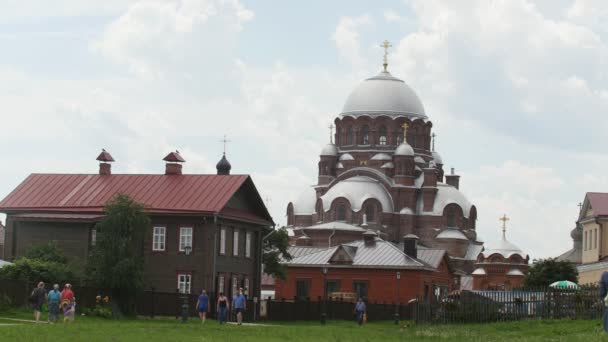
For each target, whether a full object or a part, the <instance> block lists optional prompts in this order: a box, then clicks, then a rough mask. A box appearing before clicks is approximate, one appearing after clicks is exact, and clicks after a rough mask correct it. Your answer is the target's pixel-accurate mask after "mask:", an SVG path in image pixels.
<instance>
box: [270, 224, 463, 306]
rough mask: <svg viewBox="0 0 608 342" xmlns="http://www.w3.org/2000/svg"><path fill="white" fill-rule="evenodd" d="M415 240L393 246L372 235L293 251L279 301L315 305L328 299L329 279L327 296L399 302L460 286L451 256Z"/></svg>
mask: <svg viewBox="0 0 608 342" xmlns="http://www.w3.org/2000/svg"><path fill="white" fill-rule="evenodd" d="M412 240H413V241H412ZM415 240H417V238H416V237H415V236H413V235H412V236H409V237H408V238H406V239H405V241H404V243H403V244H402V245H400V244H394V243H391V242H389V241H385V240H382V239H380V238H378V237H377V236H376V234H375V233H373V232H370V231H368V232H366V233H365V239H364V240H363V241H353V242H350V243H344V244H339V245H336V246H334V247H330V248H326V247H291V248H290V253H291V254H292V256H293V259H292V260H290V261H288V262H285V265H286V266H287V280H281V279H277V280H276V287H275V291H276V295H275V297H276V298H285V299H293V298H300V299H303V298H310V300H312V301H316V300H317V299H318V298H319V297H323V295H324V286H323V284H324V281H325V284H326V287H327V295H328V296H331V294H332V293H353V294H355V295H356V296H358V297H362V298H364V299H365V300H368V301H377V302H394V301H395V300H397V295H398V301H399V302H401V303H407V301H409V300H411V299H413V298H415V297H417V296H421V297H429V296H433V295H434V294H438V293H444V294H445V293H447V291H450V290H452V289H453V288H454V287H455V286H458V284H457V283H456V282H455V280H457V278H455V277H454V276H453V274H452V272H451V270H450V266H449V263H448V258H447V254H446V252H445V251H444V250H438V249H426V248H425V249H418V248H417V246H416V244H415ZM324 269H325V270H327V273H326V274H324V273H323V270H324ZM398 274H399V277H400V279H398V278H397V275H398Z"/></svg>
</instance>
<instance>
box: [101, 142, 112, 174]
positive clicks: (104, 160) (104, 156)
mask: <svg viewBox="0 0 608 342" xmlns="http://www.w3.org/2000/svg"><path fill="white" fill-rule="evenodd" d="M97 160H99V174H100V175H111V174H112V164H110V163H112V162H114V158H112V156H111V155H110V153H109V152H107V151H106V150H105V149H103V148H102V149H101V153H100V154H99V155H98V156H97Z"/></svg>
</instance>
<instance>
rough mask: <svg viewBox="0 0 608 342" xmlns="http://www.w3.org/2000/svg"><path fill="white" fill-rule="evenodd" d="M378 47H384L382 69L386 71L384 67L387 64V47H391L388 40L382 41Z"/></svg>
mask: <svg viewBox="0 0 608 342" xmlns="http://www.w3.org/2000/svg"><path fill="white" fill-rule="evenodd" d="M380 47H382V48H384V64H382V65H384V71H386V67H387V66H388V48H390V47H393V46H392V45H391V43H390V42H389V41H388V40H385V41H383V42H382V45H380Z"/></svg>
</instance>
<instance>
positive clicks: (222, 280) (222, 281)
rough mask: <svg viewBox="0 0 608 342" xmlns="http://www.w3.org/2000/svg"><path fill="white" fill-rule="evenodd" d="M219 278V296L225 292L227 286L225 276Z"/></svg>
mask: <svg viewBox="0 0 608 342" xmlns="http://www.w3.org/2000/svg"><path fill="white" fill-rule="evenodd" d="M217 278H218V281H217V282H218V284H217V287H218V289H217V291H218V294H219V292H224V286H225V285H226V284H225V283H224V279H225V278H224V275H223V274H222V275H219V276H218V277H217Z"/></svg>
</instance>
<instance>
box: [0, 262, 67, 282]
mask: <svg viewBox="0 0 608 342" xmlns="http://www.w3.org/2000/svg"><path fill="white" fill-rule="evenodd" d="M0 278H2V279H13V280H27V281H29V282H31V283H36V282H39V281H43V282H45V283H49V284H53V283H58V284H64V283H67V282H73V280H74V273H73V272H72V270H71V269H70V268H69V267H68V265H66V264H62V263H58V262H53V261H44V260H37V259H30V258H26V257H21V258H19V259H17V260H15V263H14V264H12V265H6V266H4V267H2V268H0Z"/></svg>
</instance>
